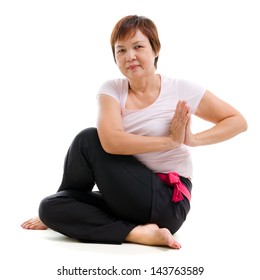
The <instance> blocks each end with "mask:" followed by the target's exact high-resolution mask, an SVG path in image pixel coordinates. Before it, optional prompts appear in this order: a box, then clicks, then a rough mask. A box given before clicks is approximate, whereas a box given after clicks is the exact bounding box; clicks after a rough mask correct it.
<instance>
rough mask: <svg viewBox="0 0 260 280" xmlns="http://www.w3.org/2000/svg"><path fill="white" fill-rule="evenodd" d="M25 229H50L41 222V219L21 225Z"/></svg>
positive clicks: (36, 218)
mask: <svg viewBox="0 0 260 280" xmlns="http://www.w3.org/2000/svg"><path fill="white" fill-rule="evenodd" d="M21 227H22V228H24V229H35V230H37V229H38V230H45V229H47V228H48V227H47V226H46V225H45V224H44V223H43V222H42V221H41V220H40V218H39V217H35V218H32V219H30V220H28V221H25V222H24V223H22V224H21Z"/></svg>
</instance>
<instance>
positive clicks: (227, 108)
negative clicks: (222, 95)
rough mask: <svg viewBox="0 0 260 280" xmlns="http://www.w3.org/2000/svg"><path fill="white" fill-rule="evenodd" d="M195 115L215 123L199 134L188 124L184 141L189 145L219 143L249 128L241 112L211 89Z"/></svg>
mask: <svg viewBox="0 0 260 280" xmlns="http://www.w3.org/2000/svg"><path fill="white" fill-rule="evenodd" d="M195 115H196V116H198V117H200V118H202V119H204V120H206V121H209V122H211V123H213V124H215V125H214V126H213V127H212V128H210V129H208V130H205V131H202V132H199V133H197V134H192V133H191V131H190V127H189V125H188V126H187V131H186V139H185V142H184V143H185V144H186V145H189V146H193V147H194V146H202V145H210V144H215V143H219V142H222V141H225V140H228V139H230V138H232V137H234V136H236V135H237V134H239V133H241V132H243V131H246V130H247V122H246V120H245V118H244V117H243V116H242V115H241V113H240V112H238V111H237V110H236V109H235V108H233V107H232V106H231V105H229V104H227V103H226V102H224V101H223V100H221V99H219V98H218V97H216V96H215V95H213V94H212V93H211V92H210V91H206V93H205V95H204V96H203V98H202V100H201V102H200V104H199V107H198V109H197V111H196V113H195Z"/></svg>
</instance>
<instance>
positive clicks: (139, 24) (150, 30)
mask: <svg viewBox="0 0 260 280" xmlns="http://www.w3.org/2000/svg"><path fill="white" fill-rule="evenodd" d="M138 29H139V30H140V31H141V32H142V33H143V34H144V35H145V36H146V37H147V38H148V40H149V42H150V44H151V47H152V49H153V51H154V52H155V53H159V51H160V49H161V43H160V40H159V36H158V31H157V27H156V25H155V24H154V22H153V21H152V20H150V19H149V18H147V17H144V16H137V15H130V16H126V17H123V18H122V19H120V20H119V21H118V22H117V23H116V25H115V27H114V29H113V31H112V33H111V37H110V44H111V48H112V52H113V56H114V60H115V61H116V58H115V43H116V42H117V41H118V40H122V39H125V38H127V37H128V38H129V37H131V36H133V35H134V34H135V32H136V31H137V30H138ZM158 58H159V56H157V57H156V58H155V60H154V66H155V68H157V61H158Z"/></svg>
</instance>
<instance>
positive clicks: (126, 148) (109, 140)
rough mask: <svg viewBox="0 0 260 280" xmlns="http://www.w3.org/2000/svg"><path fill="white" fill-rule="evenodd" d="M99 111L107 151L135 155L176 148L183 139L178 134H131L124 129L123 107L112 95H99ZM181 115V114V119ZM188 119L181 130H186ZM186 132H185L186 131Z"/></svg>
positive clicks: (101, 138)
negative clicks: (159, 135) (153, 135)
mask: <svg viewBox="0 0 260 280" xmlns="http://www.w3.org/2000/svg"><path fill="white" fill-rule="evenodd" d="M98 104H99V113H98V123H97V130H98V135H99V139H100V142H101V145H102V147H103V149H104V150H105V151H106V152H107V153H111V154H120V155H134V154H139V153H148V152H156V151H163V150H169V149H174V148H176V147H177V146H179V145H180V144H181V143H182V142H183V139H178V136H176V137H175V136H174V137H173V136H170V132H169V136H162V137H150V136H140V135H135V134H130V133H127V132H125V131H124V128H123V120H122V116H121V108H120V105H119V103H118V102H117V101H116V100H114V99H113V98H112V97H110V96H107V95H100V96H99V97H98ZM180 118H181V116H179V119H180ZM186 125H187V120H186V121H184V123H183V125H182V127H180V126H179V129H180V130H185V127H186ZM184 134H185V133H184Z"/></svg>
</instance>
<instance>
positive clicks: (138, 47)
mask: <svg viewBox="0 0 260 280" xmlns="http://www.w3.org/2000/svg"><path fill="white" fill-rule="evenodd" d="M141 48H143V46H141V45H137V46H135V49H141Z"/></svg>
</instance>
